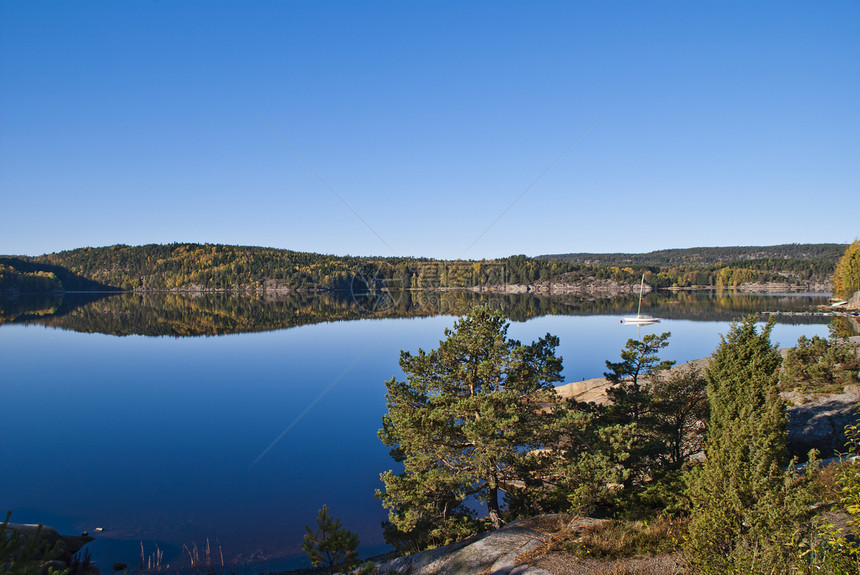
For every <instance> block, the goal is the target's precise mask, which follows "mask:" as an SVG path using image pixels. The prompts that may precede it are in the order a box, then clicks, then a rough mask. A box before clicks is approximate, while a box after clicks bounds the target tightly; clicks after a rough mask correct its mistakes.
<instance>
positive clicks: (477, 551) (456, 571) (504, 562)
mask: <svg viewBox="0 0 860 575" xmlns="http://www.w3.org/2000/svg"><path fill="white" fill-rule="evenodd" d="M561 518H562V516H561V515H543V516H541V517H533V518H531V519H523V520H521V521H515V522H513V523H510V524H508V525H506V526H505V527H502V528H501V529H499V530H497V531H492V532H490V533H484V534H483V535H477V536H475V537H471V538H469V539H466V540H464V541H459V542H457V543H452V544H450V545H445V546H443V547H439V548H436V549H430V550H429V551H423V552H421V553H415V554H412V555H407V556H406V557H398V558H397V559H393V560H391V561H386V562H385V563H381V564H380V565H379V566H378V567H379V573H380V575H384V574H392V575H395V574H396V575H474V574H475V573H492V574H493V575H550V574H549V572H548V571H545V570H543V569H539V568H537V567H534V566H531V565H526V564H520V563H519V561H518V558H519V557H520V556H521V555H523V554H525V553H527V552H529V551H532V550H534V549H535V548H537V547H539V546H541V545H542V544H543V543H544V542H545V541H546V540H547V538H548V537H549V536H550V533H552V532H553V531H556V530H557V529H558V527H557V525H556V524H557V523H558V522H559V521H560V520H561ZM585 520H586V521H598V520H594V519H590V520H589V519H585ZM547 522H549V523H552V524H553V525H552V527H553V528H552V529H546V528H544V527H543V525H544V524H546V523H547Z"/></svg>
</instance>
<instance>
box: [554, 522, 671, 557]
mask: <svg viewBox="0 0 860 575" xmlns="http://www.w3.org/2000/svg"><path fill="white" fill-rule="evenodd" d="M684 532H685V524H684V523H683V522H682V521H680V520H673V519H665V518H658V519H656V520H654V521H651V522H647V521H601V522H599V523H593V524H590V525H585V526H582V527H580V528H575V529H564V530H561V531H559V532H557V533H555V534H554V535H553V536H551V537H550V539H549V540H548V541H547V543H546V545H545V549H546V551H547V552H559V551H561V552H564V553H568V554H571V555H576V556H577V557H581V558H596V559H616V558H619V557H632V556H634V555H655V554H664V553H674V552H676V551H677V550H678V549H679V548H680V545H681V540H682V539H681V538H682V536H683V534H684Z"/></svg>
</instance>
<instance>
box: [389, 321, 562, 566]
mask: <svg viewBox="0 0 860 575" xmlns="http://www.w3.org/2000/svg"><path fill="white" fill-rule="evenodd" d="M508 326H509V324H508V322H507V321H506V320H505V319H504V318H503V317H502V316H501V315H500V314H498V313H494V312H491V311H490V310H489V309H487V308H486V307H478V308H475V309H473V310H472V311H471V312H470V313H469V314H467V315H466V316H464V317H462V318H461V319H459V320H458V321H457V322H456V323H455V325H454V328H453V329H446V330H445V336H446V339H444V340H443V341H441V342H439V347H438V348H437V349H434V350H432V351H429V352H426V351H424V350H422V349H419V350H418V353H417V354H415V355H412V354H411V353H409V352H406V351H404V352H401V357H400V366H401V368H402V369H403V372H404V373H405V374H406V378H405V380H403V381H398V380H397V379H395V378H392V379H391V380H389V381H388V382H386V386H387V388H388V393H387V394H386V398H387V404H388V413H387V414H386V415H385V416H384V417H383V427H382V429H381V430H380V431H379V437H380V439H381V440H382V441H383V443H385V444H386V445H388V446H389V447H391V454H392V456H393V457H394V459H395V460H396V461H399V462H402V463H403V472H402V473H395V472H394V471H393V470H391V471H387V472H385V473H383V474H382V475H381V478H382V480H383V482H384V483H385V491H378V492H377V497H378V498H379V499H381V500H382V503H383V505H384V506H385V507H387V508H388V509H389V521H390V525H389V526H388V528H387V529H386V539H387V540H388V541H389V542H391V543H394V544H395V545H397V546H398V547H399V548H401V549H404V550H406V549H408V550H414V549H417V548H426V547H428V546H433V545H442V544H445V543H447V542H450V541H453V540H456V539H458V538H461V537H463V536H465V535H469V534H471V533H474V532H476V531H477V530H479V529H481V528H482V526H483V525H486V526H487V527H490V528H498V527H499V526H501V524H502V519H501V509H500V505H499V491H500V489H501V488H502V487H503V485H505V484H506V483H507V482H510V481H511V480H514V479H516V477H515V475H516V470H517V467H518V466H517V462H518V461H519V460H521V459H522V458H523V457H526V455H527V454H528V452H530V451H533V450H536V449H540V448H541V447H543V444H542V441H543V439H544V437H545V435H544V434H543V433H542V431H543V430H545V429H547V428H548V425H547V422H548V421H549V420H550V419H551V418H552V417H553V416H552V414H551V413H550V412H548V411H547V410H544V409H541V408H540V407H541V405H549V404H551V403H554V398H555V389H554V386H553V384H554V383H556V382H558V381H561V370H562V365H561V359H560V358H557V357H556V356H555V348H556V347H557V346H558V338H557V337H555V336H552V335H549V334H547V335H546V336H545V337H543V338H540V339H539V340H538V341H536V342H532V343H530V344H527V345H523V344H521V343H520V342H519V341H516V340H512V339H509V338H508V337H507V331H508ZM473 500H477V501H480V502H483V503H484V504H485V505H486V509H487V516H486V518H485V519H483V520H481V521H479V520H478V519H477V518H476V517H475V513H474V512H473V511H471V509H470V508H469V506H468V503H469V501H473Z"/></svg>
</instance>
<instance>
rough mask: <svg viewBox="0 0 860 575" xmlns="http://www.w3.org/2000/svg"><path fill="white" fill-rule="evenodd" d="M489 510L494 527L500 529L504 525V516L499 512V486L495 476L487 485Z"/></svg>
mask: <svg viewBox="0 0 860 575" xmlns="http://www.w3.org/2000/svg"><path fill="white" fill-rule="evenodd" d="M487 512H488V514H489V517H490V522H491V523H492V524H493V529H498V528H499V527H501V526H502V517H501V514H500V512H499V488H498V483H496V481H495V478H494V479H493V482H492V483H490V485H489V487H487Z"/></svg>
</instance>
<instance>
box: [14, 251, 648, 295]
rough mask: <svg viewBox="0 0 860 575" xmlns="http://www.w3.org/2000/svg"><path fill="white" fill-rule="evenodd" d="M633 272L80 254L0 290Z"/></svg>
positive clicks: (521, 259) (286, 257)
mask: <svg viewBox="0 0 860 575" xmlns="http://www.w3.org/2000/svg"><path fill="white" fill-rule="evenodd" d="M631 272H632V270H622V269H620V268H606V267H603V266H590V265H579V264H570V263H566V262H550V261H545V260H539V259H535V258H528V257H526V256H513V257H510V258H505V259H500V260H481V261H463V260H456V261H442V260H434V259H426V258H402V257H389V258H371V257H353V256H333V255H323V254H314V253H303V252H294V251H290V250H280V249H274V248H261V247H248V246H226V245H215V244H169V245H160V244H149V245H145V246H125V245H117V246H110V247H102V248H81V249H76V250H70V251H64V252H58V253H52V254H46V255H43V256H37V257H24V256H21V257H2V258H0V290H4V289H6V290H8V289H10V288H12V289H16V290H18V291H20V292H28V291H44V290H63V289H66V290H80V289H83V290H86V289H98V288H101V289H115V290H141V291H156V290H189V291H195V290H201V291H209V290H218V291H296V290H326V291H329V290H347V289H349V290H356V291H369V292H374V291H379V290H381V289H409V288H428V289H433V288H470V287H476V286H499V285H504V284H532V283H535V282H540V281H552V280H554V281H576V280H580V279H582V278H585V277H596V278H597V279H613V280H615V281H618V282H621V283H631V282H633V281H634V280H635V279H636V277H635V275H636V274H634V273H631Z"/></svg>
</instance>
